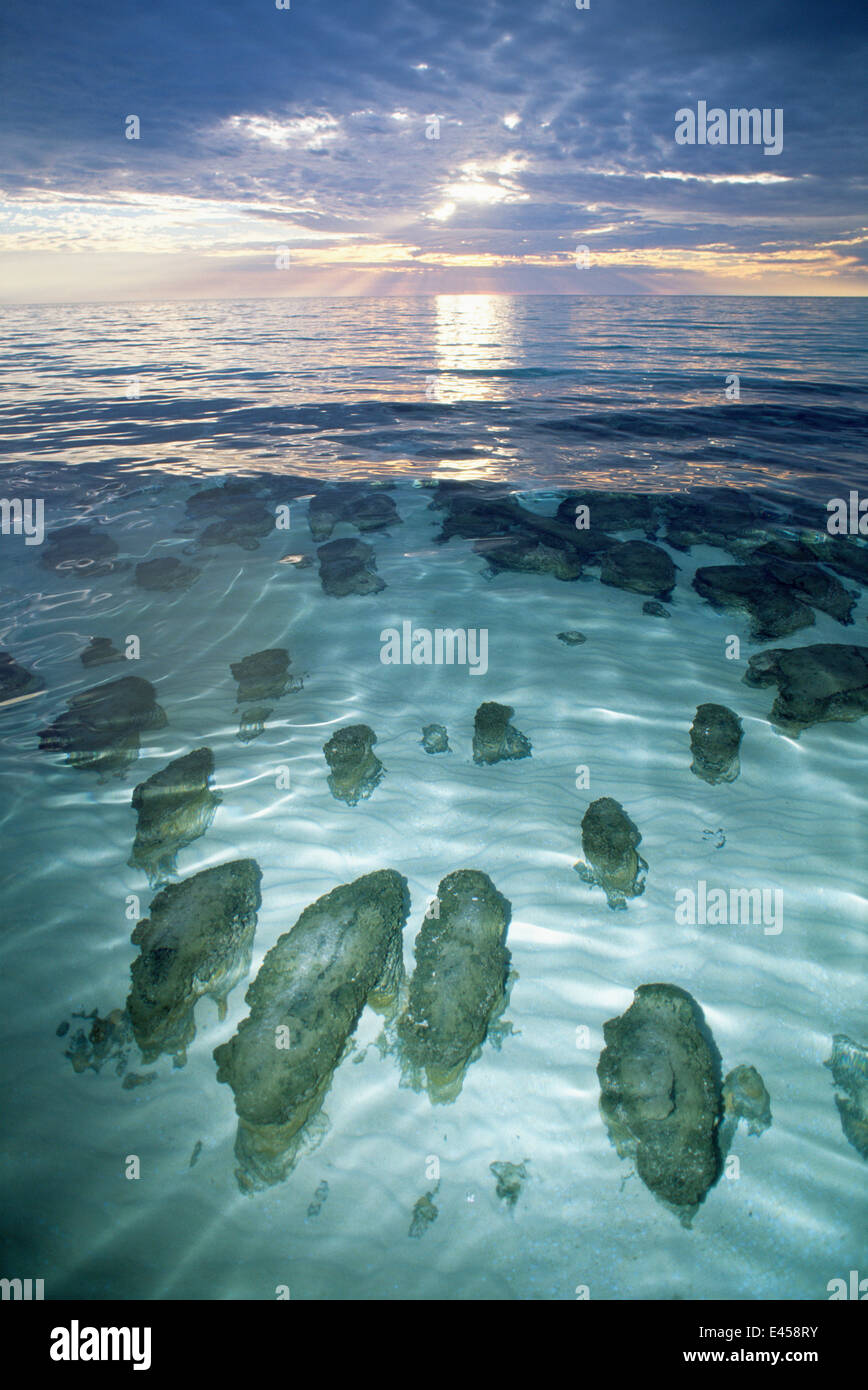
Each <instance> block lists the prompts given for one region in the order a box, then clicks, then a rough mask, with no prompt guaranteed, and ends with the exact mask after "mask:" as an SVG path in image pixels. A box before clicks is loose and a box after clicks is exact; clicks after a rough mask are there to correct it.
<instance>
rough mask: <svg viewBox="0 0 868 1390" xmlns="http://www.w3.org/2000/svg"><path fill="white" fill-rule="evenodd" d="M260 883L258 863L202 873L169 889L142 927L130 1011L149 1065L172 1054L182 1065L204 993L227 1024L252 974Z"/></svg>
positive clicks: (221, 866) (235, 862) (243, 862)
mask: <svg viewBox="0 0 868 1390" xmlns="http://www.w3.org/2000/svg"><path fill="white" fill-rule="evenodd" d="M261 879H262V874H261V872H260V869H259V865H258V864H257V863H256V861H255V859H236V860H233V861H232V862H231V863H229V864H218V865H217V866H216V867H215V868H212V869H203V870H202V872H201V873H199V874H194V875H193V877H192V878H185V879H183V880H182V882H181V883H170V884H169V885H168V887H166V888H163V889H162V890H161V891H160V892H159V893H158V894H157V896H156V897H155V898H154V900H153V902H152V903H151V908H150V914H151V915H150V917H146V918H144V919H143V920H142V921H141V922H137V923H136V927H135V930H134V931H133V934H132V937H131V938H130V939H131V941H132V943H133V945H134V946H138V947H140V949H141V954H140V955H139V956H138V957H137V958H136V959H135V960H134V961H133V964H132V968H131V972H130V973H131V976H132V987H131V989H130V994H129V997H128V999H127V1012H128V1014H129V1016H130V1020H131V1022H132V1026H133V1032H134V1033H135V1037H136V1042H137V1043H138V1045H139V1047H140V1048H141V1050H142V1056H143V1057H144V1060H145V1061H146V1062H153V1061H155V1060H156V1058H157V1057H159V1056H160V1054H161V1053H163V1052H167V1053H170V1054H172V1055H173V1057H174V1060H175V1065H176V1066H181V1065H182V1064H183V1062H184V1060H185V1057H186V1049H187V1046H188V1044H189V1043H190V1042H192V1040H193V1038H194V1037H195V1036H196V1025H195V1022H194V1019H193V1010H194V1007H195V1005H196V1001H197V1000H198V999H201V998H202V996H203V995H204V994H207V995H209V996H210V997H211V998H212V999H213V1000H214V1001H215V1003H216V1004H217V1011H218V1015H219V1017H220V1018H221V1019H222V1018H225V1016H226V999H227V996H228V995H229V994H230V992H231V991H232V990H233V989H234V988H235V986H236V985H237V984H238V982H239V980H243V979H244V977H245V975H247V973H248V971H249V970H250V958H251V955H252V953H253V936H254V932H255V931H256V914H257V912H258V911H259V907H260V904H261V901H262V899H261V896H260V892H259V884H260V881H261Z"/></svg>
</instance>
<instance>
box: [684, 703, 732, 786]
mask: <svg viewBox="0 0 868 1390" xmlns="http://www.w3.org/2000/svg"><path fill="white" fill-rule="evenodd" d="M741 739H742V728H741V720H740V719H739V717H738V715H737V714H734V713H733V711H732V710H731V709H727V707H726V705H715V704H705V705H698V706H697V709H696V717H695V719H694V721H693V723H692V725H691V726H690V751H691V753H692V755H693V761H692V763H691V764H690V771H691V772H695V773H696V776H697V777H701V778H702V780H703V781H704V782H709V783H710V784H711V785H712V786H716V785H717V783H718V782H734V781H735V779H736V777H737V776H738V774H739V770H740V766H741V764H740V762H739V756H738V750H739V747H740V745H741Z"/></svg>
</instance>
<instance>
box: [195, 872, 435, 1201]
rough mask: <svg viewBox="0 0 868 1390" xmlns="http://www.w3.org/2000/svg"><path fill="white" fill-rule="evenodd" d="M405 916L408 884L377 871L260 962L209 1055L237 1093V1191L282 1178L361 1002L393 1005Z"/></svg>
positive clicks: (330, 899)
mask: <svg viewBox="0 0 868 1390" xmlns="http://www.w3.org/2000/svg"><path fill="white" fill-rule="evenodd" d="M408 907H409V896H408V893H407V885H406V881H405V880H404V879H403V878H402V877H401V876H400V874H397V873H395V872H394V870H392V869H380V870H378V871H377V872H375V873H372V874H366V875H365V876H364V877H363V878H359V879H356V881H355V882H354V883H347V884H342V885H341V886H340V887H339V888H335V889H333V890H332V892H330V893H326V894H325V896H324V897H322V898H319V899H318V900H317V901H316V902H315V903H312V904H311V905H310V907H306V908H305V910H304V912H303V913H302V914H301V916H300V917H299V919H298V921H297V922H296V924H295V926H294V927H293V928H292V929H291V930H290V931H288V932H285V933H284V934H283V936H281V937H280V938H279V939H278V941H277V943H276V944H275V945H274V946H273V947H272V948H271V950H270V951H269V952H268V954H267V955H266V957H265V960H264V961H263V963H262V966H261V967H260V970H259V974H258V975H257V977H256V979H255V980H254V981H253V984H252V985H251V986H250V988H249V989H248V991H247V995H246V1000H247V1003H248V1005H249V1006H250V1015H249V1017H247V1018H245V1019H244V1020H243V1021H242V1022H241V1024H240V1025H239V1028H238V1032H237V1033H236V1034H235V1036H234V1037H233V1038H231V1039H230V1041H229V1042H227V1043H223V1044H222V1045H221V1046H220V1047H218V1048H216V1049H215V1052H214V1058H215V1061H216V1062H217V1080H218V1081H221V1082H225V1083H227V1084H228V1085H229V1086H231V1087H232V1090H233V1091H234V1093H235V1108H236V1110H237V1112H238V1117H239V1118H238V1136H237V1140H236V1144H235V1154H236V1157H237V1159H238V1164H239V1166H238V1168H237V1169H236V1174H237V1177H238V1181H239V1184H240V1186H241V1188H242V1190H247V1191H250V1190H252V1189H254V1188H261V1187H267V1186H270V1185H271V1184H273V1183H277V1182H281V1181H282V1180H283V1178H285V1177H286V1175H287V1173H289V1171H290V1170H291V1169H292V1167H293V1165H294V1163H295V1160H296V1158H297V1156H298V1152H299V1149H300V1147H301V1144H302V1142H303V1140H304V1128H305V1126H307V1125H309V1124H310V1122H311V1120H312V1119H313V1117H314V1116H316V1114H317V1112H318V1111H319V1109H320V1106H321V1105H322V1102H323V1098H324V1096H325V1094H326V1092H327V1090H328V1088H329V1085H330V1084H331V1079H332V1075H333V1073H334V1070H335V1068H336V1067H337V1065H338V1063H339V1062H340V1060H341V1058H342V1057H343V1055H344V1052H345V1050H346V1047H347V1043H348V1040H349V1038H350V1037H351V1035H352V1033H353V1031H354V1030H355V1027H356V1024H357V1022H358V1020H359V1016H360V1014H361V1012H362V1009H363V1008H364V1006H365V1003H366V1002H368V1003H370V1004H371V1005H372V1006H373V1007H376V1008H379V1009H383V1010H385V1009H388V1008H390V1007H392V1006H393V1005H394V1002H395V999H396V996H397V991H398V988H399V985H400V982H401V978H402V974H403V958H402V953H401V933H402V931H403V927H404V923H405V921H406V919H407V911H408Z"/></svg>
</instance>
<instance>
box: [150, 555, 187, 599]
mask: <svg viewBox="0 0 868 1390" xmlns="http://www.w3.org/2000/svg"><path fill="white" fill-rule="evenodd" d="M201 573H202V571H201V570H199V569H196V567H195V565H185V564H184V563H183V562H182V561H181V560H177V559H175V557H174V556H166V557H165V558H164V559H159V560H144V561H143V562H142V563H141V564H140V565H136V583H137V584H138V586H139V588H140V589H153V590H156V591H157V592H158V593H173V592H175V591H176V590H183V589H189V588H190V585H191V584H195V583H196V580H197V579H198V578H199V575H200V574H201Z"/></svg>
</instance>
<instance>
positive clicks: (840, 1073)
mask: <svg viewBox="0 0 868 1390" xmlns="http://www.w3.org/2000/svg"><path fill="white" fill-rule="evenodd" d="M823 1065H824V1066H826V1067H829V1069H830V1070H831V1073H832V1080H833V1081H834V1083H835V1086H836V1087H837V1089H838V1090H839V1091H842V1092H843V1095H836V1096H835V1104H836V1105H837V1107H838V1114H839V1115H840V1116H841V1128H842V1129H843V1131H844V1135H845V1138H846V1139H847V1142H848V1143H850V1144H852V1145H853V1148H854V1149H855V1150H856V1152H857V1153H859V1154H861V1155H862V1157H863V1158H868V1047H865V1046H864V1045H863V1044H862V1043H857V1042H854V1041H853V1039H852V1038H848V1037H847V1035H846V1033H836V1034H835V1036H834V1037H833V1039H832V1055H831V1057H830V1058H829V1059H828V1060H827V1061H826V1062H824V1063H823Z"/></svg>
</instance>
